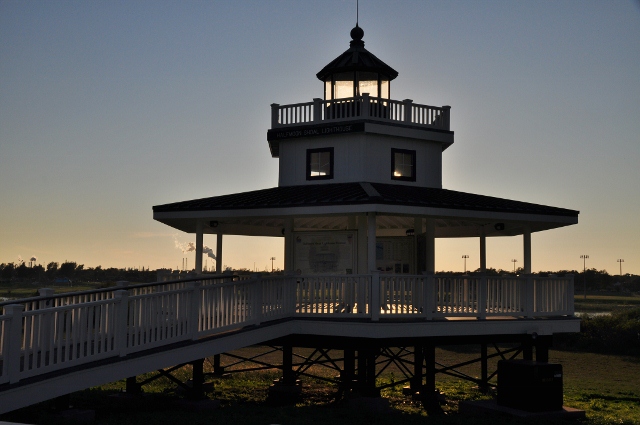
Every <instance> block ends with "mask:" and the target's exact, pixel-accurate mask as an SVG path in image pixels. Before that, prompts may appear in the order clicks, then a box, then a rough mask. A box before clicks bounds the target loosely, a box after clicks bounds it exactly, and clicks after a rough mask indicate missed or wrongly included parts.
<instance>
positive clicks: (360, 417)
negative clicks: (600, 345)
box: [0, 347, 640, 425]
mask: <svg viewBox="0 0 640 425" xmlns="http://www.w3.org/2000/svg"><path fill="white" fill-rule="evenodd" d="M470 348H471V347H458V348H456V349H438V351H437V355H436V359H437V361H438V362H441V363H444V364H451V363H453V362H455V363H458V362H461V361H464V360H466V359H469V358H472V357H474V356H475V353H473V352H472V350H471V349H470ZM247 353H248V352H247V351H245V354H247ZM490 354H491V353H490ZM224 359H225V357H223V360H224ZM550 361H551V362H554V363H560V364H562V365H563V372H564V399H565V400H564V404H565V405H567V406H571V407H576V408H580V409H584V410H586V411H587V421H586V424H590V425H591V424H592V425H609V424H611V425H612V424H623V425H631V424H640V385H639V384H638V382H640V359H638V358H628V357H620V356H609V355H598V354H589V353H572V352H563V351H552V352H551V353H550ZM314 368H315V369H314V373H316V374H318V375H321V376H333V375H335V372H333V371H327V370H326V369H323V368H319V367H314ZM205 370H211V366H210V365H209V363H205ZM478 370H479V366H478V365H477V364H476V365H475V366H467V367H464V368H462V371H463V372H465V373H468V374H470V375H472V376H477V375H478ZM489 370H490V371H492V366H491V365H490V368H489ZM190 373H191V371H190V366H185V367H184V368H182V369H181V370H179V371H177V372H176V374H175V375H176V376H177V377H178V378H179V379H181V380H183V381H186V380H187V379H188V378H189V377H190ZM277 377H279V373H278V372H277V371H276V372H274V371H259V372H243V373H237V374H231V375H230V376H229V377H226V378H214V379H212V382H213V384H214V385H213V387H212V388H211V389H210V391H209V393H208V396H209V397H210V398H214V399H216V400H219V401H220V403H221V404H220V406H219V407H218V408H217V409H214V410H202V411H198V410H197V408H194V406H192V405H186V406H185V405H181V404H179V403H178V401H179V400H180V399H181V398H182V397H183V396H184V394H183V393H181V392H180V391H178V390H176V386H175V385H174V384H173V383H172V382H170V381H169V380H168V379H166V378H161V379H159V380H156V381H154V382H153V383H151V384H149V385H146V386H145V387H144V395H142V396H136V397H134V398H133V399H127V398H124V399H123V397H114V394H121V391H122V390H123V389H124V385H125V384H124V381H119V382H114V383H111V384H108V385H104V386H102V387H98V388H92V389H89V390H85V391H81V392H78V393H75V394H73V396H72V398H71V401H72V404H73V405H74V407H76V408H79V409H93V410H95V411H96V421H95V423H96V424H98V425H101V424H104V425H125V424H140V423H149V424H172V425H173V424H176V423H188V424H189V425H197V424H216V423H229V424H231V423H232V424H262V425H264V424H291V425H297V424H300V425H313V424H327V423H334V424H350V425H351V424H388V423H402V424H403V425H404V424H407V425H411V424H424V423H425V420H427V419H426V416H427V414H426V413H425V411H424V409H423V407H422V405H421V403H420V402H418V401H414V400H412V398H411V397H408V396H404V395H403V394H402V386H398V387H393V388H389V389H386V390H383V394H382V395H383V397H384V400H386V401H383V402H382V403H380V402H378V403H374V404H371V403H370V402H369V401H363V399H351V400H348V401H346V402H345V401H341V402H337V401H336V400H335V395H336V391H337V388H336V387H335V386H333V385H331V384H327V383H326V382H324V381H321V380H318V379H313V378H303V393H302V397H301V398H300V399H299V400H298V401H297V403H295V404H293V405H275V404H273V403H270V402H269V399H268V388H269V385H270V384H271V383H272V381H273V379H276V378H277ZM400 378H401V374H400V372H399V370H398V369H397V368H391V369H388V370H387V372H386V373H385V374H384V375H383V376H381V377H380V382H391V381H396V382H397V381H398V380H399V379H400ZM138 379H139V380H140V379H142V377H139V378H138ZM437 379H438V380H437V387H438V389H439V391H440V392H441V393H442V394H443V395H444V397H445V400H446V402H445V404H444V405H443V410H444V412H445V414H444V415H442V416H432V417H429V418H428V421H429V423H431V424H434V425H439V424H465V425H466V424H469V423H470V420H472V423H474V424H481V425H482V424H487V425H489V424H491V425H506V424H515V423H518V424H522V423H524V424H529V423H530V424H534V423H535V424H544V423H546V422H541V421H539V420H536V421H533V420H532V421H524V420H522V419H517V420H516V419H513V418H510V417H504V416H500V415H490V416H477V415H474V416H473V417H469V416H467V415H463V414H460V413H458V404H459V402H460V401H462V400H479V399H486V398H490V396H487V395H485V394H482V393H480V392H479V391H478V390H477V389H474V388H473V384H471V383H468V382H464V381H460V380H457V379H455V378H452V377H448V376H443V375H440V374H439V375H438V378H437ZM385 403H388V409H387V408H385ZM50 406H51V403H50V402H48V403H42V404H40V405H37V406H34V407H30V408H27V409H22V410H21V411H18V412H15V413H14V414H9V415H4V416H2V417H0V420H15V421H21V422H27V423H54V424H55V423H66V422H64V421H62V420H60V419H59V418H58V417H57V416H56V415H54V414H52V413H51V412H50ZM553 423H563V422H553ZM567 423H571V422H567Z"/></svg>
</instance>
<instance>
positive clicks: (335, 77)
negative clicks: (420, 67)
mask: <svg viewBox="0 0 640 425" xmlns="http://www.w3.org/2000/svg"><path fill="white" fill-rule="evenodd" d="M363 37H364V31H363V30H362V28H360V27H359V26H358V25H357V24H356V26H355V27H354V28H353V29H352V30H351V43H350V44H349V46H350V47H349V49H348V50H347V51H345V52H344V53H343V54H341V55H340V56H338V57H337V58H336V59H334V60H333V61H331V63H329V64H328V65H327V66H325V67H324V68H322V70H321V71H320V72H318V73H317V74H316V76H317V77H318V79H319V80H321V81H323V82H324V99H325V100H335V99H344V98H350V97H356V96H362V95H363V94H364V93H369V96H371V97H379V98H383V99H389V98H390V85H391V80H393V79H394V78H396V77H397V76H398V72H397V71H396V70H394V69H393V68H391V67H390V66H389V65H387V64H386V63H384V62H382V61H381V60H380V59H378V58H377V57H376V56H375V55H373V54H372V53H371V52H369V51H368V50H367V49H365V48H364V41H363V40H362V38H363Z"/></svg>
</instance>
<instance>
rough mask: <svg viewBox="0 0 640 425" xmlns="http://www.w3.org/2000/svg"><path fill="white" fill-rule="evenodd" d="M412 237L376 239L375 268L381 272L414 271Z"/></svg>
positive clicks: (412, 272) (399, 272)
mask: <svg viewBox="0 0 640 425" xmlns="http://www.w3.org/2000/svg"><path fill="white" fill-rule="evenodd" d="M414 252H415V249H414V238H413V237H389V238H377V240H376V268H377V269H378V270H379V271H381V272H383V273H393V274H401V273H411V274H414V273H415V261H414Z"/></svg>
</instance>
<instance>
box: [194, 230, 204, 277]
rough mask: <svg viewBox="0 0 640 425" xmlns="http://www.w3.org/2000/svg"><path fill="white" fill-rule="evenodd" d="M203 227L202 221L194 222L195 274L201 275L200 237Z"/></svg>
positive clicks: (201, 243)
mask: <svg viewBox="0 0 640 425" xmlns="http://www.w3.org/2000/svg"><path fill="white" fill-rule="evenodd" d="M203 228H204V225H203V223H202V220H198V221H196V273H198V274H201V273H202V245H203V242H202V240H203V239H202V237H203Z"/></svg>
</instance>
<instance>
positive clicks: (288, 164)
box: [279, 133, 442, 188]
mask: <svg viewBox="0 0 640 425" xmlns="http://www.w3.org/2000/svg"><path fill="white" fill-rule="evenodd" d="M327 147H333V149H334V154H333V155H334V172H333V174H334V177H333V179H331V180H307V179H306V160H307V149H317V148H327ZM391 148H396V149H409V150H415V151H416V181H415V182H406V181H400V180H392V179H391ZM279 157H280V159H279V161H280V162H279V165H280V170H279V185H280V186H294V185H304V184H323V183H346V182H362V181H367V182H378V183H394V184H407V185H417V186H426V187H435V188H441V187H442V144H441V143H439V142H436V141H430V140H420V139H414V138H406V137H397V136H390V135H383V134H372V133H349V134H339V135H331V136H321V137H302V138H296V139H289V140H281V141H280V155H279Z"/></svg>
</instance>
